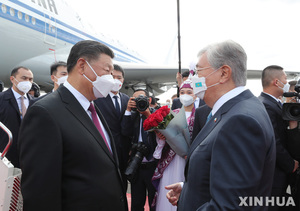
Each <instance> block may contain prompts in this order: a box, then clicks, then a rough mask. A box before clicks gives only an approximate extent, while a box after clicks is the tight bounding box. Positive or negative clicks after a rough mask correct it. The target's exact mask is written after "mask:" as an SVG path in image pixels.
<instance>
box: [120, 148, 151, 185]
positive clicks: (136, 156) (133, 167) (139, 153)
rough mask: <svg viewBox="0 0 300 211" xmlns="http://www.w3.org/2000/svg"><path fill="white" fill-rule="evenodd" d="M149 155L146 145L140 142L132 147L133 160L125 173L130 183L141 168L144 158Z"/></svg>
mask: <svg viewBox="0 0 300 211" xmlns="http://www.w3.org/2000/svg"><path fill="white" fill-rule="evenodd" d="M148 154H149V149H148V148H147V146H146V145H145V144H144V143H142V142H138V143H135V144H133V145H132V148H131V155H132V158H131V160H130V162H129V164H128V167H127V168H126V171H125V175H126V177H127V179H128V180H129V181H130V182H132V181H133V180H134V178H135V175H136V172H137V170H138V168H139V167H140V165H141V163H142V160H143V158H144V157H145V156H147V155H148Z"/></svg>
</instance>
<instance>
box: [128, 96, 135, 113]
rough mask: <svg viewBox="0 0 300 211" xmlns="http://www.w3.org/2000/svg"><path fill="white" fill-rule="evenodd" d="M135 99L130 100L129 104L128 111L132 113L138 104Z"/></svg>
mask: <svg viewBox="0 0 300 211" xmlns="http://www.w3.org/2000/svg"><path fill="white" fill-rule="evenodd" d="M134 99H135V98H134V97H131V98H130V99H129V100H128V104H127V111H131V110H132V109H133V108H136V102H135V101H134Z"/></svg>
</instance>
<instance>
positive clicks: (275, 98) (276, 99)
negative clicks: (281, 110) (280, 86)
mask: <svg viewBox="0 0 300 211" xmlns="http://www.w3.org/2000/svg"><path fill="white" fill-rule="evenodd" d="M263 93H265V94H266V95H269V96H270V97H272V98H273V99H274V100H276V101H277V102H280V103H281V101H280V100H279V99H277V98H276V97H274V96H273V95H270V94H269V93H266V92H263Z"/></svg>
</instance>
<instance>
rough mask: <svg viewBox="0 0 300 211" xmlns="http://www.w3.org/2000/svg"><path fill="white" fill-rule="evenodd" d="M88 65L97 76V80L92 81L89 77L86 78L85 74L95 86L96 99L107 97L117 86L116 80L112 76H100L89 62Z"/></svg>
mask: <svg viewBox="0 0 300 211" xmlns="http://www.w3.org/2000/svg"><path fill="white" fill-rule="evenodd" d="M86 63H87V64H88V66H89V67H90V68H91V70H92V71H93V72H94V74H95V75H96V80H95V81H91V80H90V79H89V78H88V77H86V76H85V75H84V74H83V76H84V77H85V78H86V79H87V80H89V81H90V82H91V83H92V84H93V92H94V95H95V97H96V98H103V97H106V96H107V95H108V93H109V92H110V91H111V89H112V88H113V86H114V85H115V81H114V78H113V77H112V75H102V76H98V75H97V73H96V72H95V70H94V69H93V68H92V66H91V65H90V64H89V63H88V62H87V61H86Z"/></svg>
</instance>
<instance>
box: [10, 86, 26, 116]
mask: <svg viewBox="0 0 300 211" xmlns="http://www.w3.org/2000/svg"><path fill="white" fill-rule="evenodd" d="M11 90H12V92H13V94H14V97H15V99H16V101H17V103H18V108H19V111H20V114H21V113H22V106H21V97H22V95H20V94H19V93H18V92H16V91H15V90H14V89H13V88H11ZM23 96H24V104H25V106H26V108H28V105H29V99H28V97H27V94H24V95H23Z"/></svg>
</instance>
